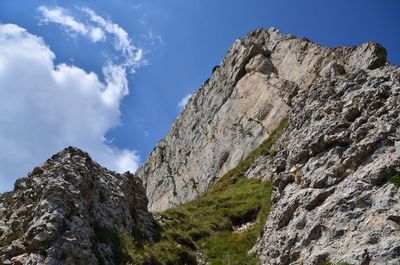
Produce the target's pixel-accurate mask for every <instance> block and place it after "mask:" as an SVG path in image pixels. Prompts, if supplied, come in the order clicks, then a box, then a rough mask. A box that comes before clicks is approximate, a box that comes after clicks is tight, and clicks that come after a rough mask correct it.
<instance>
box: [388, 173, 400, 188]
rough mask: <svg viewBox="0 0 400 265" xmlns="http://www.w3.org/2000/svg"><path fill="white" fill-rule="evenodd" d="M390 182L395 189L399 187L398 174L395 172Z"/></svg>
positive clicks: (399, 176) (399, 177)
mask: <svg viewBox="0 0 400 265" xmlns="http://www.w3.org/2000/svg"><path fill="white" fill-rule="evenodd" d="M390 182H391V183H392V184H393V185H395V186H396V187H400V172H397V173H396V174H395V175H394V176H393V177H391V178H390Z"/></svg>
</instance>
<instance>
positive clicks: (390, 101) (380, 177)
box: [248, 30, 400, 264]
mask: <svg viewBox="0 0 400 265" xmlns="http://www.w3.org/2000/svg"><path fill="white" fill-rule="evenodd" d="M274 34H278V35H277V36H278V37H276V38H275V40H274V41H273V43H274V45H273V47H271V46H268V44H267V47H270V49H271V50H272V51H273V52H272V54H271V61H272V63H273V64H274V66H275V68H276V69H277V73H278V75H279V76H281V78H283V79H289V80H290V81H292V82H295V83H296V84H298V86H299V91H298V93H297V94H296V96H295V97H293V99H292V104H291V106H292V107H291V110H290V112H289V121H288V127H287V129H286V132H285V133H284V135H283V136H282V137H281V139H280V140H279V142H278V143H277V144H276V146H275V149H276V150H278V153H277V155H276V156H275V157H274V159H273V160H272V161H271V159H269V160H268V159H264V160H263V159H259V161H258V162H257V161H256V162H255V164H254V165H253V170H250V171H249V172H248V173H249V175H250V176H256V177H264V178H272V180H273V184H274V189H275V191H274V194H273V201H274V206H273V210H272V212H271V213H270V215H269V218H268V221H267V224H266V226H265V231H264V233H263V234H264V236H263V238H262V239H260V241H259V243H258V244H257V247H256V250H257V251H258V253H259V254H260V256H261V263H262V264H321V263H323V262H332V263H333V264H336V263H338V262H348V263H350V264H370V263H369V262H371V264H399V263H400V241H399V238H400V230H399V223H398V222H399V220H400V190H399V188H398V187H396V186H394V185H393V184H391V183H390V182H389V179H390V177H392V176H393V175H395V174H396V172H398V171H400V148H399V147H400V108H399V106H400V69H399V68H398V67H395V66H393V65H391V64H390V63H387V62H386V60H385V59H386V51H385V50H384V48H383V47H382V46H380V45H379V44H376V43H373V42H369V43H366V44H363V45H361V46H360V47H353V48H346V47H338V48H331V49H328V48H323V47H321V46H319V45H317V44H314V43H312V42H310V41H308V40H305V39H296V38H292V37H289V36H285V35H282V34H279V33H277V31H275V30H269V31H268V32H264V31H258V32H255V33H253V34H252V35H250V38H256V39H260V37H261V39H264V40H265V43H268V42H270V41H271V35H274Z"/></svg>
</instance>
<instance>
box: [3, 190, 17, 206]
mask: <svg viewBox="0 0 400 265" xmlns="http://www.w3.org/2000/svg"><path fill="white" fill-rule="evenodd" d="M13 195H14V193H13V192H12V191H7V192H4V193H0V203H1V202H2V203H5V204H10V203H11V202H12V196H13Z"/></svg>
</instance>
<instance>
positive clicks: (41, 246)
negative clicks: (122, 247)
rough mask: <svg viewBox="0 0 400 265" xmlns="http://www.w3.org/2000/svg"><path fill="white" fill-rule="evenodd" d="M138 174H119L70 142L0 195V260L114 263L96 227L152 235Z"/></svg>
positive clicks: (130, 233)
mask: <svg viewBox="0 0 400 265" xmlns="http://www.w3.org/2000/svg"><path fill="white" fill-rule="evenodd" d="M154 224H155V222H154V220H153V217H152V215H151V214H150V213H149V212H148V211H147V199H146V196H145V191H144V189H143V186H142V183H141V181H140V179H138V178H136V177H134V176H133V175H132V174H130V173H124V174H122V175H121V174H116V173H115V172H112V171H109V170H107V169H105V168H103V167H101V166H100V165H98V164H97V163H96V162H94V161H93V160H92V159H91V158H90V157H89V156H88V154H87V153H85V152H83V151H81V150H79V149H76V148H72V147H69V148H66V149H65V150H63V151H62V152H60V153H58V154H56V155H54V156H52V157H51V158H50V159H49V160H47V161H46V162H45V163H44V164H43V165H41V166H39V167H36V168H35V169H34V170H33V171H32V172H31V173H30V174H29V175H28V177H26V178H22V179H19V180H17V182H16V183H15V188H14V191H12V192H9V193H6V194H3V195H1V196H0V264H11V263H12V264H99V263H100V261H102V264H104V263H106V264H115V263H121V262H117V261H118V260H121V257H117V256H116V253H113V251H114V252H115V250H113V249H112V247H111V246H110V245H107V244H104V243H103V242H100V241H99V240H98V238H97V234H96V232H99V230H101V229H109V230H110V231H111V230H112V231H116V232H119V233H127V234H129V235H130V236H132V237H133V238H135V239H136V238H138V237H145V238H152V237H153V236H154V235H155V226H154Z"/></svg>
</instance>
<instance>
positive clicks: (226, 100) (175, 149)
mask: <svg viewBox="0 0 400 265" xmlns="http://www.w3.org/2000/svg"><path fill="white" fill-rule="evenodd" d="M270 56H271V52H270V50H269V49H268V47H266V46H265V45H262V43H258V42H254V40H253V39H251V38H247V39H243V40H237V41H236V42H235V43H234V44H233V46H232V47H231V48H230V49H229V51H228V54H227V55H226V57H225V58H224V60H223V61H222V63H221V65H220V66H219V67H216V68H215V71H213V74H212V76H211V77H210V79H209V80H207V81H206V82H205V83H204V84H203V86H202V87H201V88H200V89H199V90H198V91H197V92H196V93H194V94H193V96H192V97H191V99H190V100H189V102H188V104H187V105H186V108H185V109H184V110H183V112H182V113H181V114H180V115H179V116H178V118H177V120H176V121H175V123H174V124H173V126H172V128H171V130H170V131H169V133H168V134H167V136H166V137H165V138H164V139H163V140H162V141H161V142H160V143H159V144H158V145H157V147H156V148H155V149H154V150H153V152H152V153H151V154H150V156H149V158H148V159H147V161H146V162H145V163H144V165H143V166H142V167H140V168H139V170H138V171H137V173H136V176H138V177H140V178H141V179H142V180H143V182H144V184H145V187H146V191H147V196H148V198H149V204H150V209H151V210H153V211H160V210H164V209H166V208H169V207H171V206H174V205H178V204H181V203H183V202H186V201H188V200H191V199H194V198H196V197H197V196H199V194H201V193H203V192H205V191H206V190H207V189H208V188H209V187H210V185H212V184H213V183H214V182H215V181H216V180H217V179H218V178H219V177H221V176H222V175H223V174H224V173H226V172H227V171H228V170H229V169H232V168H233V167H235V166H236V165H237V164H238V162H239V161H241V160H242V159H243V158H244V157H246V156H247V155H248V154H249V152H250V151H252V150H253V149H254V148H256V147H257V146H258V145H259V144H260V143H261V142H262V141H263V140H265V139H266V138H267V137H268V136H269V134H270V133H271V132H272V131H273V130H274V129H275V128H276V127H277V126H278V124H279V123H280V121H281V120H282V119H283V118H285V117H286V116H287V113H288V111H289V109H290V105H291V99H292V97H293V96H294V95H295V94H296V92H297V90H298V86H297V85H296V84H295V83H294V82H291V81H289V80H287V79H282V78H281V77H279V76H278V75H277V74H276V72H277V69H276V68H275V67H274V65H273V64H272V62H271V58H270Z"/></svg>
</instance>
